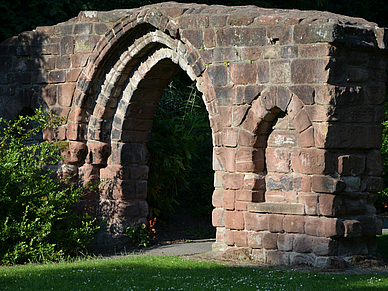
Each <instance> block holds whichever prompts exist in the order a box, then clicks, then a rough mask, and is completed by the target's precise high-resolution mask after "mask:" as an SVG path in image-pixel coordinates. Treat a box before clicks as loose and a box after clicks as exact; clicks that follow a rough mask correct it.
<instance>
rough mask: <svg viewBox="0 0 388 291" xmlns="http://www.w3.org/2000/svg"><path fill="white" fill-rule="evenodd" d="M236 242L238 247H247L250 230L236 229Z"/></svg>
mask: <svg viewBox="0 0 388 291" xmlns="http://www.w3.org/2000/svg"><path fill="white" fill-rule="evenodd" d="M234 242H235V244H236V246H238V247H247V246H248V232H246V231H236V232H235V233H234Z"/></svg>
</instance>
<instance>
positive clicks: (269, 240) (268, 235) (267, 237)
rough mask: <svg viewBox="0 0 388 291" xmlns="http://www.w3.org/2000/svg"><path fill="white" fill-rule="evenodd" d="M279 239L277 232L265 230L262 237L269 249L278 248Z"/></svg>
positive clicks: (264, 246) (264, 245)
mask: <svg viewBox="0 0 388 291" xmlns="http://www.w3.org/2000/svg"><path fill="white" fill-rule="evenodd" d="M277 239H278V234H277V233H272V232H264V233H263V237H262V243H263V248H264V249H267V250H275V249H276V248H277Z"/></svg>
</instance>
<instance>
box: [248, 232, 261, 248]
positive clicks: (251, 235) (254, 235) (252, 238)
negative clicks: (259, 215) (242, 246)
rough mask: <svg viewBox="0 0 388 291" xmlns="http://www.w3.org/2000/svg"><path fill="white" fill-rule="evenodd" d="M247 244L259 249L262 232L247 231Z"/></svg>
mask: <svg viewBox="0 0 388 291" xmlns="http://www.w3.org/2000/svg"><path fill="white" fill-rule="evenodd" d="M248 246H249V247H251V248H253V249H261V248H262V247H263V243H262V233H260V232H251V231H250V232H248Z"/></svg>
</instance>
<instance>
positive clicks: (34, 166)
mask: <svg viewBox="0 0 388 291" xmlns="http://www.w3.org/2000/svg"><path fill="white" fill-rule="evenodd" d="M62 121H63V120H62V119H61V118H58V117H55V116H52V115H51V114H43V113H42V111H41V110H37V111H36V112H35V114H34V115H32V116H20V117H19V118H18V119H17V120H16V121H8V120H4V119H2V118H0V124H1V126H2V129H0V213H1V217H0V263H2V264H13V263H23V262H27V261H44V260H55V259H58V258H59V257H61V256H63V255H73V254H76V253H77V252H78V251H79V250H81V249H83V248H85V246H86V245H87V244H88V243H89V242H90V241H91V239H92V238H93V234H94V233H95V231H96V230H97V229H98V227H97V226H96V225H95V220H94V219H90V218H89V217H87V216H86V215H78V214H77V213H76V212H75V211H74V206H75V203H76V202H77V201H78V200H79V199H80V197H82V195H83V188H82V187H77V186H75V185H74V184H71V183H67V180H66V179H56V178H54V177H53V176H54V175H53V172H52V171H51V170H50V165H56V164H57V163H58V162H59V161H60V154H61V149H62V148H63V147H64V146H66V144H63V143H60V142H53V143H50V142H48V141H45V142H40V143H37V142H35V143H32V144H31V143H29V144H27V143H26V141H28V140H29V141H31V138H32V137H34V136H36V135H37V134H38V133H39V132H41V131H42V130H44V129H45V128H48V127H53V126H57V125H58V124H60V123H61V122H62Z"/></svg>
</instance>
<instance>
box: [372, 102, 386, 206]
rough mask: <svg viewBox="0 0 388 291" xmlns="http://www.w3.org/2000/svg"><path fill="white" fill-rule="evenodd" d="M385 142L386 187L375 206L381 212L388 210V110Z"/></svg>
mask: <svg viewBox="0 0 388 291" xmlns="http://www.w3.org/2000/svg"><path fill="white" fill-rule="evenodd" d="M383 126H384V127H383V142H382V145H381V154H382V156H383V165H384V167H383V174H382V175H381V177H382V178H383V179H384V189H383V190H382V191H381V192H380V193H379V198H378V199H377V201H376V203H375V206H376V208H377V209H378V210H379V211H380V212H387V206H388V110H387V109H386V111H385V121H384V122H383Z"/></svg>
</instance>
